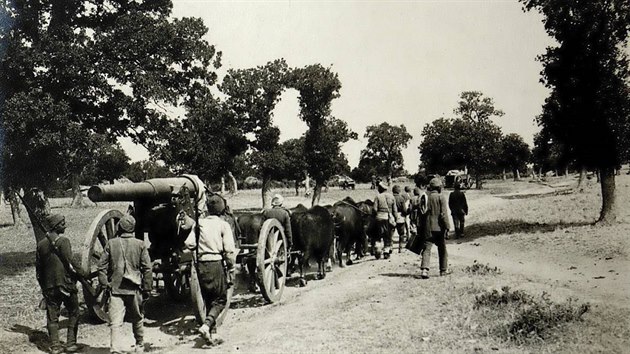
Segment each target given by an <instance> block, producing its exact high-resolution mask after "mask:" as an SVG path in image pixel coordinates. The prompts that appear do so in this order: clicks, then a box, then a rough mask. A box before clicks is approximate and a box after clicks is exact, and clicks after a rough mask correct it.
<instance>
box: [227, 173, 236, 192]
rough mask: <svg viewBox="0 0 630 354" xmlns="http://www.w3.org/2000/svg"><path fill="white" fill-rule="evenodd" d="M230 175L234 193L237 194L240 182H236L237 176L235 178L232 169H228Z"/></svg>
mask: <svg viewBox="0 0 630 354" xmlns="http://www.w3.org/2000/svg"><path fill="white" fill-rule="evenodd" d="M228 177H229V178H230V181H231V182H232V186H231V190H232V194H234V195H237V194H238V184H237V183H236V178H234V175H233V174H232V172H230V171H228Z"/></svg>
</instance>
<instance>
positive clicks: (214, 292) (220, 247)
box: [180, 195, 236, 343]
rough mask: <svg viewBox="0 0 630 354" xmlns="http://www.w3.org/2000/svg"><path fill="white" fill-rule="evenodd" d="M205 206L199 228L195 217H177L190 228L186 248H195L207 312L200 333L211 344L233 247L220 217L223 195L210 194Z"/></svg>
mask: <svg viewBox="0 0 630 354" xmlns="http://www.w3.org/2000/svg"><path fill="white" fill-rule="evenodd" d="M207 207H208V216H206V217H204V218H200V219H199V227H195V222H194V220H192V218H190V217H188V216H181V217H180V225H181V228H182V229H184V230H185V229H191V232H190V234H189V235H188V237H187V238H186V241H185V245H186V247H187V248H188V249H191V250H194V249H196V250H197V261H198V263H197V267H198V274H199V285H200V287H201V293H202V296H203V299H204V302H205V304H206V311H207V313H206V319H205V321H204V324H203V325H202V326H201V327H200V328H199V333H200V334H201V336H202V337H203V338H204V339H205V340H206V341H207V342H208V343H212V336H211V333H215V332H216V320H217V318H218V316H219V314H220V313H221V312H222V311H223V310H224V309H225V306H226V303H227V290H228V287H229V285H228V276H229V277H230V279H233V277H234V276H233V275H234V259H235V252H236V247H235V245H234V237H233V233H232V228H231V227H230V225H229V224H228V223H227V222H226V221H224V220H223V219H221V218H220V217H219V215H221V214H222V213H223V212H224V211H225V208H226V205H225V201H224V200H223V198H221V197H220V196H218V195H213V196H210V197H209V198H208V199H207ZM197 231H198V232H199V236H198V237H197Z"/></svg>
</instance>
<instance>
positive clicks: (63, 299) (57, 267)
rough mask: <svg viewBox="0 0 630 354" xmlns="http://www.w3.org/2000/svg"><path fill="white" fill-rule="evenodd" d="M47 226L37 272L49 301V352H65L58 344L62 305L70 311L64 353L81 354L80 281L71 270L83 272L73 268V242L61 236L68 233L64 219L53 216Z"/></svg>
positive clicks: (40, 247)
mask: <svg viewBox="0 0 630 354" xmlns="http://www.w3.org/2000/svg"><path fill="white" fill-rule="evenodd" d="M46 222H47V223H48V225H49V228H50V231H49V233H48V236H49V237H46V238H44V239H42V240H41V241H39V242H38V243H37V253H36V261H35V271H36V276H37V281H38V282H39V286H40V287H41V289H42V294H43V296H44V300H45V301H46V327H47V329H48V335H49V336H50V341H51V347H50V352H51V353H61V352H63V351H64V348H62V346H61V342H60V341H59V312H60V310H61V305H62V304H63V305H64V306H65V307H66V310H68V333H67V339H66V348H65V351H66V352H67V353H74V352H76V351H78V350H79V347H78V345H77V330H78V329H79V299H78V296H77V284H76V282H77V280H76V278H75V275H74V274H73V273H72V271H71V270H70V269H69V267H68V266H72V267H73V268H74V269H80V268H79V266H78V264H72V260H73V256H72V246H71V245H70V240H69V239H68V238H67V237H66V236H63V235H62V234H63V233H64V232H65V231H66V219H65V217H64V216H63V215H61V214H50V215H48V216H47V217H46ZM49 239H50V240H49ZM51 241H52V243H51Z"/></svg>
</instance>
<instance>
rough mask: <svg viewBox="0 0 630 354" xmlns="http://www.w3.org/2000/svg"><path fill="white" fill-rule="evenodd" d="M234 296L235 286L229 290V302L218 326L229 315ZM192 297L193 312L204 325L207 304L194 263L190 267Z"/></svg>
mask: <svg viewBox="0 0 630 354" xmlns="http://www.w3.org/2000/svg"><path fill="white" fill-rule="evenodd" d="M233 294H234V286H231V287H229V288H228V291H227V302H226V304H225V308H224V309H223V311H221V313H220V314H219V316H218V317H217V319H216V324H217V326H220V325H221V323H223V320H224V319H225V316H226V315H227V311H228V309H229V308H230V303H231V302H232V295H233ZM190 295H191V300H192V305H193V312H194V314H195V319H196V320H197V323H198V324H200V325H201V324H203V322H204V321H205V319H206V303H205V302H204V301H203V295H202V294H201V286H200V284H199V274H198V273H197V267H195V266H194V265H193V264H192V263H191V266H190Z"/></svg>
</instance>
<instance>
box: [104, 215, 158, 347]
mask: <svg viewBox="0 0 630 354" xmlns="http://www.w3.org/2000/svg"><path fill="white" fill-rule="evenodd" d="M135 226H136V220H135V219H134V218H133V217H132V216H131V215H125V216H123V218H122V219H120V221H119V222H118V225H117V226H116V234H117V235H118V237H115V238H113V239H111V240H109V242H107V244H106V245H105V249H104V251H103V254H102V256H101V259H100V262H99V265H98V281H99V283H100V284H101V286H104V287H107V289H108V290H109V291H111V298H110V303H109V316H110V324H109V325H110V329H111V342H110V350H111V353H122V352H123V348H121V337H122V325H123V320H124V318H125V312H128V314H129V317H130V319H131V321H132V329H133V335H134V338H135V340H136V346H135V351H136V352H143V351H144V309H143V303H144V302H145V301H146V300H147V299H148V298H149V296H150V294H151V288H152V285H153V273H152V270H151V259H150V258H149V251H148V249H147V247H146V245H145V244H144V241H142V240H139V239H136V238H135V237H134V235H133V231H134V229H135Z"/></svg>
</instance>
